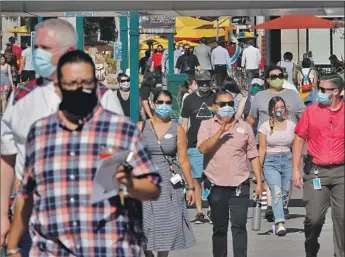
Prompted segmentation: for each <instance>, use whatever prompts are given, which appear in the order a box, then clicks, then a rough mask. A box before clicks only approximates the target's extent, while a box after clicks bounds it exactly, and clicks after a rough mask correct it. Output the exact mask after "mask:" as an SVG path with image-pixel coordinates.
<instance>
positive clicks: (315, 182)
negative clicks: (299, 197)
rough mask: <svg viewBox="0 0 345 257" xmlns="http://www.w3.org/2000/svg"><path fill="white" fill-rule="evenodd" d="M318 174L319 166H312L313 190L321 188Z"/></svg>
mask: <svg viewBox="0 0 345 257" xmlns="http://www.w3.org/2000/svg"><path fill="white" fill-rule="evenodd" d="M318 175H319V168H318V167H315V168H314V176H315V177H314V178H313V187H314V190H321V189H322V186H321V180H320V178H318Z"/></svg>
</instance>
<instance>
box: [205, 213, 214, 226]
mask: <svg viewBox="0 0 345 257" xmlns="http://www.w3.org/2000/svg"><path fill="white" fill-rule="evenodd" d="M206 216H207V217H208V220H209V222H210V223H211V224H213V222H212V217H211V210H208V211H207V213H206Z"/></svg>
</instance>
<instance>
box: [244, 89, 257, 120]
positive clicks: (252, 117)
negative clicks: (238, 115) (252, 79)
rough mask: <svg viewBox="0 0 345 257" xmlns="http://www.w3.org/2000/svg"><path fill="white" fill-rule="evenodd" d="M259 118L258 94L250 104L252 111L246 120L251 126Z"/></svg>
mask: <svg viewBox="0 0 345 257" xmlns="http://www.w3.org/2000/svg"><path fill="white" fill-rule="evenodd" d="M257 118H258V100H257V95H256V96H254V98H253V100H252V103H251V105H250V112H249V115H248V117H247V119H246V122H248V123H249V124H250V125H251V126H254V124H255V122H256V119H257Z"/></svg>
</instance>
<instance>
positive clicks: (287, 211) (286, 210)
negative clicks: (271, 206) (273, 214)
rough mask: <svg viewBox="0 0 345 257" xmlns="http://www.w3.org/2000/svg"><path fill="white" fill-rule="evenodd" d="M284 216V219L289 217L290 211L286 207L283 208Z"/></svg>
mask: <svg viewBox="0 0 345 257" xmlns="http://www.w3.org/2000/svg"><path fill="white" fill-rule="evenodd" d="M284 216H285V219H286V220H289V219H290V212H289V209H288V208H284Z"/></svg>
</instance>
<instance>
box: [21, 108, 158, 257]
mask: <svg viewBox="0 0 345 257" xmlns="http://www.w3.org/2000/svg"><path fill="white" fill-rule="evenodd" d="M102 146H106V147H111V148H113V149H114V151H115V153H116V151H127V150H129V151H132V152H133V154H134V156H133V158H132V161H131V163H130V164H131V165H132V166H133V167H134V169H133V171H132V172H133V176H134V177H148V178H149V179H150V181H151V182H152V183H154V184H156V185H157V186H158V185H159V183H160V181H161V179H160V176H159V175H158V173H157V171H156V168H155V167H154V166H153V164H152V162H151V160H150V158H149V155H148V153H147V151H146V149H145V147H144V145H143V144H142V142H141V133H140V132H139V131H138V130H137V129H136V126H135V124H133V123H132V122H131V121H130V120H129V119H128V118H126V117H123V116H118V115H115V114H113V113H111V112H108V111H105V110H104V109H103V108H102V107H101V106H98V107H97V108H96V109H95V112H94V113H93V115H92V116H91V117H90V118H89V119H88V120H85V123H84V125H83V127H82V128H81V129H80V130H76V131H71V130H68V129H67V128H66V127H65V126H64V125H63V124H62V123H61V120H60V119H59V117H58V113H57V114H54V115H51V116H49V117H47V118H44V119H42V120H39V121H37V122H36V123H34V124H33V125H32V127H31V129H30V132H29V134H28V140H27V145H26V160H25V173H24V178H23V184H22V187H21V190H20V193H21V194H22V195H23V196H24V197H25V196H27V195H28V194H33V198H34V207H33V213H32V216H31V218H30V226H31V230H32V232H33V233H32V235H33V246H32V248H31V253H30V256H35V257H40V256H42V257H43V256H83V257H85V256H92V257H98V256H99V257H107V256H112V257H125V256H126V257H137V256H140V249H141V245H142V242H143V239H144V238H143V232H142V227H141V218H138V219H133V218H130V219H129V217H128V216H127V214H124V213H125V212H123V211H122V212H121V211H120V206H119V204H116V202H117V203H119V201H118V199H117V201H115V204H114V202H112V201H110V200H109V201H103V202H99V203H96V204H91V203H90V198H91V191H92V184H93V178H94V175H95V172H96V169H97V167H98V165H99V163H100V156H99V153H100V149H101V147H102ZM139 216H140V215H139Z"/></svg>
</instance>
